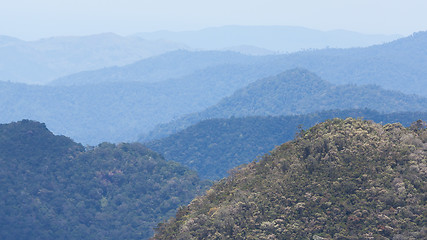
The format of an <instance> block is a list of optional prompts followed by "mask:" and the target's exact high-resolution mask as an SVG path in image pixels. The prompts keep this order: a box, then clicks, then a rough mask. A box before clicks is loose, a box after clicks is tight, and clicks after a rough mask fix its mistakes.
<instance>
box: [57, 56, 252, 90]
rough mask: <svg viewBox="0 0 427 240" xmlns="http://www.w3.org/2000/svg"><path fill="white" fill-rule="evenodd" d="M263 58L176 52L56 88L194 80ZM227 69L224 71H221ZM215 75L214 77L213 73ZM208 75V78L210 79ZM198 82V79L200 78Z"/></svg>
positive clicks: (84, 75)
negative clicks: (211, 71)
mask: <svg viewBox="0 0 427 240" xmlns="http://www.w3.org/2000/svg"><path fill="white" fill-rule="evenodd" d="M259 61H260V59H258V58H256V57H250V56H247V55H243V54H239V53H235V52H231V51H226V52H219V51H196V52H190V51H184V50H180V51H173V52H169V53H165V54H163V55H160V56H156V57H151V58H148V59H144V60H140V61H137V62H135V63H132V64H129V65H126V66H122V67H110V68H104V69H99V70H94V71H85V72H80V73H76V74H72V75H69V76H65V77H62V78H59V79H56V80H54V81H52V82H51V83H50V85H55V86H71V85H87V84H99V83H110V82H120V83H125V82H148V83H151V82H162V81H166V80H171V79H180V78H183V77H186V78H188V77H191V75H192V74H194V73H195V72H198V71H202V70H205V69H209V68H212V67H217V66H221V67H222V66H225V67H226V66H228V65H236V64H237V65H239V64H245V65H246V64H251V63H254V62H259ZM221 70H223V69H220V71H221ZM211 75H212V74H211ZM211 75H207V76H206V77H210V76H211ZM196 80H198V79H196Z"/></svg>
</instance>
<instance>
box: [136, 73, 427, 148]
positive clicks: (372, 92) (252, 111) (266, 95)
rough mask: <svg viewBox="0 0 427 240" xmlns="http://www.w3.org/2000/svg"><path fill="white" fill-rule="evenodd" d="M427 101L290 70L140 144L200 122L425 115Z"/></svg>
mask: <svg viewBox="0 0 427 240" xmlns="http://www.w3.org/2000/svg"><path fill="white" fill-rule="evenodd" d="M426 104H427V98H422V97H418V96H416V95H405V94H402V93H400V92H396V91H390V90H384V89H382V88H380V87H378V86H374V85H362V86H357V85H334V84H331V83H329V82H327V81H325V80H323V79H321V78H320V77H318V76H317V75H315V74H314V73H312V72H309V71H307V70H304V69H293V70H289V71H286V72H284V73H281V74H279V75H277V76H274V77H270V78H265V79H260V80H258V81H256V82H254V83H251V84H249V85H248V86H247V87H244V88H242V89H240V90H237V91H236V92H235V93H233V94H232V95H231V96H229V97H226V98H224V99H223V100H221V101H220V102H219V103H218V104H216V105H213V106H211V107H209V108H207V109H206V110H204V111H201V112H198V113H193V114H189V115H187V116H184V117H181V118H179V119H177V120H174V121H172V122H170V123H168V124H161V125H159V126H157V127H156V128H155V129H154V130H153V131H152V132H151V133H150V134H149V135H148V136H145V137H143V138H141V139H140V140H141V141H144V140H151V139H158V138H161V137H165V136H167V135H169V134H172V133H175V132H176V131H179V130H182V129H184V128H185V127H188V126H190V125H192V124H195V123H197V122H199V121H201V120H206V119H211V118H229V117H233V116H234V117H243V116H279V115H292V114H305V113H311V112H316V111H322V110H330V109H341V110H343V109H353V108H362V109H363V108H369V109H374V110H377V111H380V112H384V113H390V112H400V111H427V107H426V106H427V105H426Z"/></svg>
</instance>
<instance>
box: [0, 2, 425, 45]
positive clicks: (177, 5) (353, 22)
mask: <svg viewBox="0 0 427 240" xmlns="http://www.w3.org/2000/svg"><path fill="white" fill-rule="evenodd" d="M222 25H287V26H303V27H308V28H313V29H319V30H335V29H345V30H352V31H357V32H362V33H386V34H394V33H398V34H402V35H409V34H411V33H412V32H416V31H425V30H427V0H0V35H9V36H15V37H19V38H22V39H28V40H30V39H37V38H41V37H49V36H58V35H87V34H94V33H101V32H114V33H118V34H121V35H129V34H133V33H136V32H143V31H156V30H176V31H179V30H196V29H201V28H205V27H212V26H222Z"/></svg>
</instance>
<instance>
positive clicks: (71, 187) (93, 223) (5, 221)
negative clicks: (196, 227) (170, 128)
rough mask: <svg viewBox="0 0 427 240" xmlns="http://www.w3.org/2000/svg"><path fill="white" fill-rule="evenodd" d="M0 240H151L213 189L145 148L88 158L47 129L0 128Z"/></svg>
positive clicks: (110, 148) (31, 125) (94, 152)
mask: <svg viewBox="0 0 427 240" xmlns="http://www.w3.org/2000/svg"><path fill="white" fill-rule="evenodd" d="M0 182H1V187H0V199H1V201H0V216H1V218H0V239H5V240H8V239H147V238H148V237H150V236H152V234H153V230H152V228H153V227H154V226H155V225H156V224H157V223H158V222H159V221H161V220H164V219H165V218H167V217H169V216H172V215H173V214H175V212H176V209H177V208H178V207H179V206H180V205H182V204H186V203H188V202H189V201H190V200H191V199H192V198H194V196H195V195H196V194H198V193H199V192H200V191H202V190H203V189H205V188H206V187H207V186H208V185H209V183H208V182H205V181H201V180H200V179H199V178H198V176H197V174H196V173H195V172H193V171H190V170H189V169H187V168H185V167H183V166H181V165H179V164H177V163H174V162H166V161H165V160H164V159H163V158H162V157H161V156H160V155H158V154H157V153H155V152H153V151H151V150H149V149H147V148H146V147H144V146H142V145H141V144H137V143H135V144H128V143H123V144H118V145H114V144H110V143H102V144H100V145H98V146H96V147H88V148H87V149H86V150H85V149H84V148H83V147H82V146H81V145H80V144H76V143H74V142H73V141H71V140H70V139H69V138H66V137H63V136H55V135H53V134H52V133H51V132H49V131H48V130H47V129H46V127H45V125H44V124H40V123H37V122H33V121H28V120H24V121H21V122H16V123H11V124H2V125H0Z"/></svg>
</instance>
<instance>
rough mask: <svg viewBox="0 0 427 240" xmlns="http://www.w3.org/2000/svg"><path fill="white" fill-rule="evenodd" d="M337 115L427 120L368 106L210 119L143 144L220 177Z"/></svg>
mask: <svg viewBox="0 0 427 240" xmlns="http://www.w3.org/2000/svg"><path fill="white" fill-rule="evenodd" d="M336 117H338V118H347V117H353V118H363V119H366V120H373V121H375V122H381V123H384V124H385V123H395V122H400V123H402V124H403V125H404V126H409V125H410V124H411V123H412V122H414V121H416V120H418V119H422V120H425V121H427V113H426V112H424V113H414V112H404V113H392V114H380V113H379V112H376V111H372V110H367V109H365V110H344V111H338V110H333V111H325V112H319V113H314V114H307V115H297V116H277V117H272V116H267V117H260V116H255V117H243V118H234V117H233V118H230V119H209V120H204V121H201V122H199V123H197V124H195V125H192V126H190V127H188V128H186V129H184V130H182V131H179V132H177V133H175V134H172V135H170V136H167V137H165V138H163V139H159V140H155V141H152V142H147V143H144V145H146V146H147V147H149V148H150V149H153V150H154V151H156V152H159V153H160V154H162V155H163V156H164V157H165V158H166V159H167V160H171V161H175V162H179V163H181V164H183V165H184V166H188V167H189V168H191V169H194V170H195V171H197V173H198V174H199V175H200V177H202V178H207V179H212V180H218V179H220V178H223V177H225V176H227V172H228V171H229V170H230V169H232V168H235V167H236V166H239V165H241V164H246V163H249V162H250V161H252V160H254V159H255V158H256V157H258V156H261V155H262V154H264V153H265V152H267V151H269V150H271V149H273V148H274V147H275V146H278V145H280V144H281V143H283V142H287V141H290V140H292V139H293V138H294V137H295V135H296V134H297V133H298V131H299V130H298V129H299V128H300V127H301V128H302V127H304V128H305V129H307V128H308V127H311V126H313V125H315V124H316V123H318V122H322V121H325V120H326V119H332V118H336Z"/></svg>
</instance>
